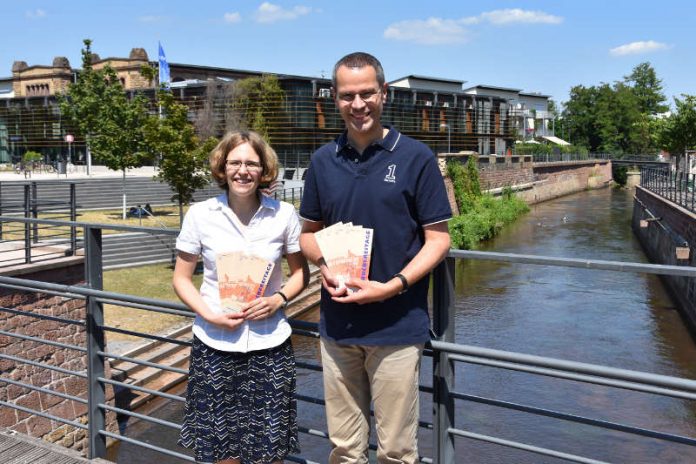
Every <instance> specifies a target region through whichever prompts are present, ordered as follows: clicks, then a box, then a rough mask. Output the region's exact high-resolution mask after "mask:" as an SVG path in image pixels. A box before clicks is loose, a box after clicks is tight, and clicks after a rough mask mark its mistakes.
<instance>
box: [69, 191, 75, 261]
mask: <svg viewBox="0 0 696 464" xmlns="http://www.w3.org/2000/svg"><path fill="white" fill-rule="evenodd" d="M70 221H72V222H75V221H77V196H76V194H75V183H74V182H71V183H70ZM75 253H77V226H75V225H72V226H70V256H75Z"/></svg>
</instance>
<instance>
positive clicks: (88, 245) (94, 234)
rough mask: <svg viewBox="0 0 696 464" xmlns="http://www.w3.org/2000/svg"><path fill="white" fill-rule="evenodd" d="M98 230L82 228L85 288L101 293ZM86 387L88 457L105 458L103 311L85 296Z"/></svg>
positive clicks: (100, 246)
mask: <svg viewBox="0 0 696 464" xmlns="http://www.w3.org/2000/svg"><path fill="white" fill-rule="evenodd" d="M101 232H102V231H101V229H99V228H92V227H90V226H86V227H85V231H84V240H85V275H86V277H87V285H88V286H89V288H92V289H96V290H102V289H103V286H104V285H103V284H104V279H103V269H102V233H101ZM86 304H87V384H88V385H87V387H88V396H87V398H88V402H89V403H88V405H87V407H88V421H89V423H88V424H87V426H88V433H89V458H90V459H95V458H104V457H106V437H105V436H104V435H102V434H100V433H99V431H100V430H105V427H106V411H105V410H104V409H102V408H100V407H99V405H100V404H104V403H105V402H106V393H105V389H104V384H103V383H102V382H100V381H99V377H104V359H103V358H102V357H101V356H100V355H98V354H97V352H98V351H104V329H103V328H102V327H103V325H104V308H103V304H102V303H100V302H98V301H96V299H95V298H94V297H93V296H88V297H87V302H86Z"/></svg>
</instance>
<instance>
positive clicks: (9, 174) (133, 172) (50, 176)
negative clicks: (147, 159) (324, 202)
mask: <svg viewBox="0 0 696 464" xmlns="http://www.w3.org/2000/svg"><path fill="white" fill-rule="evenodd" d="M156 174H157V169H156V168H154V167H153V166H144V167H141V168H135V169H128V170H127V171H126V177H149V178H151V177H153V176H155V175H156ZM122 176H123V174H122V173H121V171H112V170H111V169H108V168H107V167H106V166H92V170H91V173H90V175H89V176H88V175H87V172H86V168H85V166H75V170H74V171H73V172H69V173H66V174H56V173H55V172H53V173H45V172H34V173H32V174H31V177H26V178H25V176H24V174H17V173H16V172H13V171H0V182H2V181H12V180H14V181H32V180H66V179H68V180H80V179H99V178H114V177H115V178H119V179H120V178H121V177H122ZM278 179H283V169H282V168H281V170H280V172H279V173H278ZM283 183H284V187H285V188H286V189H292V188H296V189H297V188H301V187H303V186H304V181H302V180H295V179H292V180H284V181H283Z"/></svg>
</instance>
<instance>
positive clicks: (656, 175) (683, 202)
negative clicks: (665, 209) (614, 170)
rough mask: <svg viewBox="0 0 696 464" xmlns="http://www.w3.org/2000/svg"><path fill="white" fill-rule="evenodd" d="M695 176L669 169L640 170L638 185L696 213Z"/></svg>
mask: <svg viewBox="0 0 696 464" xmlns="http://www.w3.org/2000/svg"><path fill="white" fill-rule="evenodd" d="M694 183H696V174H689V173H686V172H680V171H670V170H669V169H655V168H646V167H644V168H641V170H640V185H641V187H644V188H646V189H648V190H650V191H651V192H653V193H655V194H656V195H659V196H661V197H662V198H665V199H667V200H669V201H671V202H672V203H676V204H677V205H679V206H682V207H684V208H686V209H688V210H689V211H691V212H692V213H696V200H695V199H694Z"/></svg>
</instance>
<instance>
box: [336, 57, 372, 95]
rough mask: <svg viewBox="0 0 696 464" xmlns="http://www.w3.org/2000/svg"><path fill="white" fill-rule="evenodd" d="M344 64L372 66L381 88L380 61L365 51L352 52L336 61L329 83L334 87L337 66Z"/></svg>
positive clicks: (360, 66)
mask: <svg viewBox="0 0 696 464" xmlns="http://www.w3.org/2000/svg"><path fill="white" fill-rule="evenodd" d="M341 66H345V67H347V68H364V67H365V66H372V67H373V68H374V70H375V74H376V75H377V84H378V85H379V88H380V89H381V88H382V86H383V85H384V82H385V80H384V68H382V63H380V62H379V60H378V59H377V58H375V57H374V56H372V55H370V54H369V53H365V52H353V53H349V54H348V55H346V56H344V57H343V58H341V59H340V60H338V62H336V65H335V66H334V69H333V75H332V76H331V85H333V88H334V89H335V88H336V73H337V72H338V68H340V67H341Z"/></svg>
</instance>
